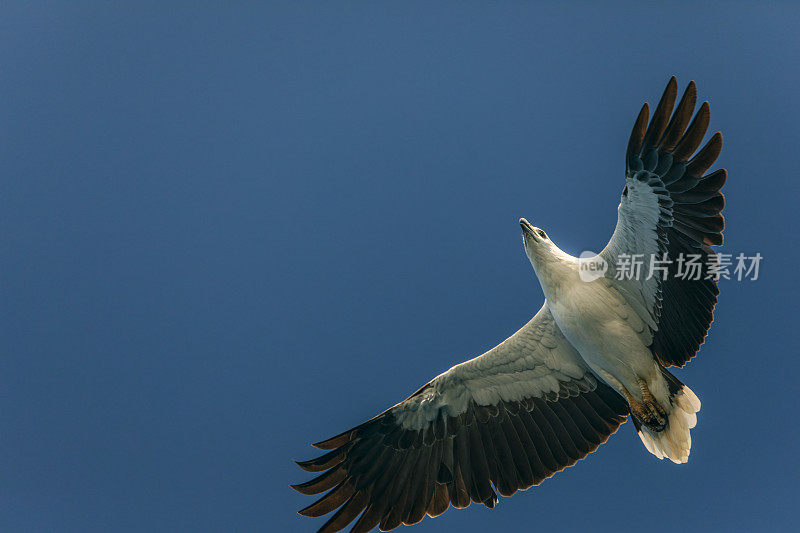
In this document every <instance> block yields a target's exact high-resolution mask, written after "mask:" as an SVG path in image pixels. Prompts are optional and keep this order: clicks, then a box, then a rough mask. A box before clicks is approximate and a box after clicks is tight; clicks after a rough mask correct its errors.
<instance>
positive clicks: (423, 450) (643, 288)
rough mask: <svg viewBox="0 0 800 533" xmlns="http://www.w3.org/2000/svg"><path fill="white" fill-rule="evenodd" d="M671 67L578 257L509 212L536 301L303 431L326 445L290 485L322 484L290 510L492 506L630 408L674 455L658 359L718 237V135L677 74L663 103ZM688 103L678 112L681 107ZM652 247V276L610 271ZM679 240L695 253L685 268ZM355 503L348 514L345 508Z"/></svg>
mask: <svg viewBox="0 0 800 533" xmlns="http://www.w3.org/2000/svg"><path fill="white" fill-rule="evenodd" d="M676 97H677V82H676V80H675V78H674V77H673V78H671V79H670V80H669V83H668V84H667V88H666V90H665V91H664V94H663V95H662V97H661V100H660V101H659V103H658V106H657V107H656V110H655V112H654V113H653V117H652V119H650V120H649V121H648V115H649V109H648V106H647V104H645V105H644V107H643V108H642V110H641V112H640V113H639V116H638V118H637V119H636V123H635V125H634V127H633V132H632V133H631V137H630V141H629V142H628V149H627V152H626V155H625V184H624V186H623V190H622V196H621V200H620V204H619V207H618V220H617V227H616V229H615V231H614V234H613V235H612V237H611V240H610V242H609V243H608V245H607V246H606V247H605V249H604V250H603V251H602V252H600V254H598V256H597V257H595V258H590V261H596V262H598V263H600V264H602V265H604V266H605V267H606V270H605V271H604V272H601V274H600V275H599V276H596V277H592V278H591V279H586V277H585V276H583V275H582V273H581V266H582V264H585V263H584V262H582V259H579V258H576V257H573V256H571V255H569V254H567V253H566V252H564V251H562V250H561V249H559V248H558V247H557V246H556V245H555V244H554V243H553V242H552V241H551V240H550V239H549V238H548V236H547V234H546V233H545V232H544V231H543V230H541V229H539V228H536V227H534V226H532V225H531V224H530V223H529V222H528V221H527V220H525V219H522V220H520V226H521V227H522V232H523V233H522V238H523V245H524V248H525V252H526V254H527V256H528V258H529V260H530V262H531V265H532V266H533V269H534V272H535V273H536V276H537V278H538V279H539V283H540V284H541V286H542V290H543V292H544V295H545V301H544V304H543V305H542V307H541V309H540V310H539V312H538V313H536V315H535V316H534V317H533V318H532V319H531V320H530V321H529V322H528V323H527V324H525V325H524V326H523V327H522V328H521V329H520V330H519V331H517V332H516V333H514V334H513V335H512V336H511V337H509V338H508V339H506V340H505V341H503V342H502V343H501V344H499V345H498V346H496V347H495V348H493V349H491V350H489V351H488V352H486V353H485V354H483V355H481V356H479V357H476V358H474V359H471V360H469V361H466V362H464V363H461V364H458V365H456V366H454V367H453V368H451V369H450V370H448V371H447V372H444V373H443V374H441V375H439V376H437V377H436V378H434V379H433V380H431V381H430V382H429V383H428V384H427V385H425V386H424V387H422V388H421V389H420V390H418V391H417V392H415V393H414V394H412V395H411V396H410V397H409V398H408V399H406V400H404V401H402V402H400V403H399V404H397V405H395V406H394V407H392V408H390V409H388V410H387V411H385V412H383V413H381V414H380V415H378V416H376V417H375V418H373V419H371V420H368V421H367V422H364V423H363V424H361V425H359V426H357V427H355V428H353V429H350V430H348V431H345V432H344V433H341V434H340V435H337V436H335V437H332V438H330V439H327V440H324V441H322V442H319V443H317V444H315V445H314V446H316V447H317V448H320V449H322V450H327V451H328V452H327V453H325V454H324V455H322V456H321V457H318V458H316V459H312V460H310V461H302V462H298V464H299V465H300V467H301V468H303V469H304V470H307V471H309V472H322V474H321V475H319V476H318V477H316V478H314V479H312V480H311V481H307V482H305V483H301V484H299V485H293V488H294V489H296V490H297V491H299V492H301V493H303V494H319V493H322V492H326V491H327V493H326V494H325V495H324V496H323V497H322V498H321V499H319V500H318V501H316V502H315V503H313V504H311V505H310V506H308V507H306V508H305V509H303V510H301V511H300V514H302V515H305V516H322V515H324V514H327V513H330V512H333V511H336V512H335V514H334V515H333V516H332V517H331V518H330V519H329V520H328V521H327V522H326V523H325V524H324V525H323V526H322V528H321V529H320V531H339V530H341V529H343V528H345V527H347V526H348V525H349V524H350V523H351V522H353V521H354V520H356V518H358V520H357V521H356V522H355V524H354V525H353V528H352V531H356V532H358V531H369V530H370V529H372V528H374V527H376V526H379V527H380V529H381V531H388V530H390V529H393V528H395V527H397V526H399V525H400V524H415V523H417V522H419V521H420V520H422V519H423V518H424V517H425V515H428V516H437V515H439V514H441V513H443V512H444V511H445V510H447V508H448V507H449V506H450V505H452V506H453V507H456V508H463V507H466V506H468V505H469V504H470V502H475V503H482V504H484V505H486V506H487V507H490V508H491V507H494V505H495V504H496V503H497V501H498V497H497V493H498V492H499V493H500V494H501V495H503V496H510V495H512V494H514V493H515V492H516V491H517V490H525V489H527V488H529V487H531V486H533V485H538V484H539V483H541V482H542V481H543V480H544V479H546V478H548V477H550V476H552V475H553V474H555V473H556V472H558V471H560V470H562V469H564V468H565V467H568V466H571V465H573V464H575V463H576V462H577V461H579V460H580V459H583V458H584V457H585V456H586V455H588V454H589V453H591V452H593V451H594V450H595V449H597V447H598V446H600V444H602V443H604V442H605V441H606V440H607V439H608V437H609V436H610V435H611V434H613V433H614V432H615V431H616V430H617V428H618V427H619V426H620V424H622V423H623V422H625V420H626V419H627V417H628V415H630V416H631V419H632V420H633V423H634V425H635V427H636V430H637V431H638V433H639V436H640V438H641V440H642V442H643V444H644V445H645V447H646V448H647V450H648V451H650V452H651V453H652V454H653V455H655V456H656V457H658V458H669V459H670V460H672V461H673V462H676V463H684V462H686V461H687V459H688V457H689V450H690V448H691V436H690V432H689V430H690V428H692V427H694V425H695V424H696V422H697V416H696V413H697V412H698V411H699V410H700V401H699V400H698V398H697V396H696V395H695V394H694V393H693V392H692V391H691V389H689V388H688V387H687V386H685V385H684V384H682V383H681V382H680V381H678V379H677V378H675V377H674V376H673V375H672V374H671V373H670V372H669V371H668V370H667V367H670V366H683V365H684V364H686V362H687V361H688V360H689V359H691V358H692V357H694V355H695V354H696V353H697V351H698V349H699V348H700V345H701V344H702V343H703V340H704V339H705V337H706V335H707V333H708V329H709V327H710V325H711V322H712V320H713V311H714V306H715V305H716V302H717V295H718V294H719V289H718V288H717V282H716V279H715V276H714V265H715V261H716V254H715V253H714V251H713V250H712V249H711V246H715V245H720V244H722V229H723V226H724V219H723V217H722V215H721V214H720V213H721V211H722V208H723V206H724V197H723V195H722V193H721V192H720V189H721V188H722V185H723V184H724V183H725V178H726V173H725V170H717V171H715V172H711V173H710V174H706V171H707V170H708V168H709V167H710V166H711V165H712V164H713V163H714V161H715V160H716V158H717V156H718V155H719V153H720V150H721V149H722V136H721V135H720V134H719V133H716V134H714V135H713V136H712V137H711V138H710V139H709V141H708V142H707V143H706V144H705V146H704V147H703V148H702V149H700V150H699V151H698V150H697V149H698V147H699V146H700V144H701V142H702V140H703V137H704V136H705V133H706V130H707V128H708V122H709V106H708V102H704V103H703V104H702V105H701V106H700V108H699V110H698V111H697V113H696V114H694V109H695V106H696V100H697V90H696V88H695V84H694V82H690V83H689V85H688V87H687V88H686V91H685V92H684V94H683V97H682V98H681V100H680V102H679V103H678V105H677V107H676V106H675V101H676ZM693 114H694V118H692V115H693ZM637 256H641V257H643V258H644V259H645V260H646V261H649V260H650V259H649V258H658V259H659V260H663V259H669V260H668V261H664V262H663V265H664V266H663V271H661V272H660V273H659V275H655V276H644V275H640V276H626V275H620V274H624V272H623V270H624V269H625V261H624V259H626V258H628V259H629V258H630V257H637ZM682 256H694V257H696V258H699V260H696V264H699V267H698V268H699V270H698V273H697V275H696V276H692V277H690V278H689V279H687V278H686V276H681V275H679V274H680V273H681V272H680V269H681V264H680V262H676V261H675V259H676V258H679V257H682ZM359 515H360V516H359Z"/></svg>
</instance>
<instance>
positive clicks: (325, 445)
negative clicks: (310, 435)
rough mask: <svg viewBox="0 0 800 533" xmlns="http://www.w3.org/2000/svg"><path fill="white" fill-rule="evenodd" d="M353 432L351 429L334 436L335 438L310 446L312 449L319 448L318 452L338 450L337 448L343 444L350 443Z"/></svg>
mask: <svg viewBox="0 0 800 533" xmlns="http://www.w3.org/2000/svg"><path fill="white" fill-rule="evenodd" d="M353 431H354V430H352V429H351V430H348V431H345V432H344V433H340V434H338V435H336V436H335V437H331V438H329V439H326V440H323V441H320V442H317V443H314V444H312V446H313V447H314V448H319V449H320V450H332V449H334V448H338V447H339V446H342V445H343V444H347V443H348V442H350V441H351V440H352V438H353V435H352V434H353Z"/></svg>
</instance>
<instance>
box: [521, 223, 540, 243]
mask: <svg viewBox="0 0 800 533" xmlns="http://www.w3.org/2000/svg"><path fill="white" fill-rule="evenodd" d="M519 225H520V227H522V235H523V236H526V235H527V236H530V237H533V239H534V240H536V241H538V240H539V238H538V237H537V236H536V232H535V231H534V230H535V229H536V228H534V227H533V225H532V224H531V223H530V222H528V221H527V220H525V219H524V218H521V219H519Z"/></svg>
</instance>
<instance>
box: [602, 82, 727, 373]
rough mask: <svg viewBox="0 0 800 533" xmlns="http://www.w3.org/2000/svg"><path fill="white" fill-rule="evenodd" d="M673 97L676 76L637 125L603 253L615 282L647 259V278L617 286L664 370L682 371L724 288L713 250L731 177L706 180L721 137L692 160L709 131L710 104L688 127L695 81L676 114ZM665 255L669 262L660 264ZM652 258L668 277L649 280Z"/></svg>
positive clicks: (722, 172)
mask: <svg viewBox="0 0 800 533" xmlns="http://www.w3.org/2000/svg"><path fill="white" fill-rule="evenodd" d="M676 96H677V82H676V80H675V77H672V78H671V79H670V80H669V83H668V84H667V88H666V90H665V91H664V94H663V96H662V97H661V101H659V103H658V106H657V107H656V110H655V112H654V113H653V118H652V120H650V122H649V124H648V114H649V111H648V106H647V104H644V106H643V107H642V110H641V112H640V113H639V117H638V118H637V119H636V124H635V125H634V127H633V132H632V133H631V137H630V141H629V142H628V150H627V153H626V157H625V188H624V189H623V191H622V199H621V202H620V204H619V208H618V218H617V227H616V229H615V230H614V235H613V236H612V237H611V241H610V242H609V243H608V245H607V246H606V248H605V249H604V250H603V251H602V252H601V256H602V257H603V258H604V259H605V260H606V261H607V262H608V263H609V264H610V265H612V268H611V270H610V274H611V275H614V274H615V273H618V272H619V270H618V269H619V268H620V265H623V264H624V262H625V261H628V266H630V265H632V264H633V263H634V262H635V261H636V259H635V258H633V259H632V256H634V255H635V254H642V255H641V256H640V257H642V256H643V261H644V265H643V266H644V268H645V269H646V270H643V271H642V273H641V274H642V275H640V276H638V279H632V280H627V279H625V280H622V281H619V282H618V283H617V284H616V286H617V287H618V288H619V289H620V291H621V292H623V293H624V295H625V297H626V298H627V300H628V301H629V303H631V304H632V305H633V306H634V307H635V308H636V309H637V311H638V314H639V315H640V316H641V318H642V319H643V320H645V321H646V322H647V323H648V324H649V325H650V329H651V330H652V334H653V335H652V350H653V352H654V353H655V354H656V355H657V357H658V359H659V361H660V362H661V363H662V364H663V365H665V366H683V365H684V364H686V362H687V361H688V360H689V359H691V358H692V357H694V355H695V354H696V353H697V350H698V349H699V348H700V345H701V344H702V343H703V341H704V339H705V337H706V335H707V333H708V329H709V327H710V326H711V322H712V321H713V313H714V306H715V305H716V303H717V296H718V295H719V289H718V287H717V280H716V279H715V277H716V276H715V265H718V259H717V256H716V254H715V253H714V251H713V250H712V249H711V246H716V245H720V244H722V229H723V227H724V225H725V221H724V219H723V217H722V214H721V211H722V208H723V207H724V205H725V198H724V196H723V195H722V193H721V192H720V189H721V188H722V186H723V184H724V183H725V179H726V177H727V174H726V172H725V170H724V169H720V170H717V171H715V172H711V173H710V174H707V175H705V176H704V175H703V174H704V173H705V172H706V171H707V170H708V168H709V167H710V166H711V165H712V164H713V163H714V161H715V160H716V159H717V156H719V153H720V150H722V135H721V134H720V133H719V132H717V133H715V134H714V135H713V136H712V137H711V138H710V139H709V141H708V142H707V143H706V145H705V146H704V147H703V148H702V149H700V151H698V152H697V153H696V154H695V151H696V150H697V148H698V147H699V146H700V143H701V142H702V140H703V137H704V135H705V133H706V130H707V128H708V121H709V105H708V102H703V104H702V105H701V106H700V109H699V110H698V111H697V114H696V115H695V117H694V120H692V121H691V124H689V121H690V119H691V117H692V113H693V112H694V107H695V103H696V100H697V89H696V87H695V84H694V82H693V81H692V82H690V83H689V86H688V87H687V88H686V92H685V93H684V95H683V97H682V98H681V101H680V103H678V107H677V108H676V109H675V112H674V113H673V112H672V111H673V106H674V105H675V99H676ZM670 115H671V118H670ZM687 125H688V128H687ZM693 154H694V157H692V155H693ZM690 158H691V159H690ZM664 254H666V259H667V261H664V262H661V260H663V259H664ZM625 256H628V257H627V258H625V259H624V261H623V258H624V257H625ZM651 257H655V258H656V260H657V261H658V262H657V263H655V266H659V267H665V268H666V276H663V275H662V274H660V273H657V274H656V275H655V276H653V277H652V278H651V279H646V278H647V277H648V276H647V274H649V267H650V263H649V262H650V258H651ZM693 264H697V265H698V267H694V266H691V265H693ZM614 265H616V269H617V270H616V271H615V270H614ZM628 273H630V272H628ZM687 273H689V274H690V275H688V276H687V275H686V274H687ZM679 274H683V275H682V276H679ZM662 277H664V279H662Z"/></svg>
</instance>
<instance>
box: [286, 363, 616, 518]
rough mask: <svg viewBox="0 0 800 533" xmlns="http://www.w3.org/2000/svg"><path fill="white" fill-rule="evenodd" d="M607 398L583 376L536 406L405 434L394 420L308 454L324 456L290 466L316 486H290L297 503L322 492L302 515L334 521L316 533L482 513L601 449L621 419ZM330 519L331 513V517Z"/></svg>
mask: <svg viewBox="0 0 800 533" xmlns="http://www.w3.org/2000/svg"><path fill="white" fill-rule="evenodd" d="M628 412H629V411H628V406H627V403H626V402H625V401H624V400H623V399H622V397H621V396H620V395H619V394H617V393H616V392H615V391H614V390H613V389H611V388H610V387H608V386H607V385H605V384H603V383H602V382H599V381H598V380H596V379H595V378H594V377H593V376H591V375H587V376H585V377H584V378H583V379H582V380H580V381H572V382H569V383H564V384H562V387H561V390H560V391H559V393H551V394H549V395H547V396H546V397H543V398H527V399H524V400H521V401H514V402H501V403H500V404H498V405H488V406H479V405H477V404H475V403H471V404H470V405H469V407H468V409H467V410H466V411H465V412H464V413H463V414H461V415H458V416H456V417H451V416H448V415H447V414H446V412H445V411H444V409H441V410H440V411H439V415H438V418H436V419H435V420H434V421H432V422H431V423H430V424H429V425H428V426H427V427H425V428H423V429H421V430H409V429H404V428H403V427H402V426H400V425H399V424H398V423H397V420H396V418H395V416H394V415H393V414H392V410H391V409H390V410H389V411H386V412H384V413H383V414H381V415H378V416H377V417H375V418H373V419H371V420H369V421H368V422H365V423H364V424H362V425H360V426H358V427H356V428H354V429H351V430H349V431H346V432H344V433H341V434H339V435H337V436H335V437H332V438H330V439H328V440H325V441H322V442H319V443H317V444H315V446H316V447H318V448H321V449H323V450H330V451H328V453H326V454H324V455H322V456H321V457H318V458H316V459H312V460H310V461H302V462H298V463H297V464H298V465H299V466H300V467H301V468H303V469H304V470H307V471H309V472H323V473H322V474H321V475H320V476H318V477H316V478H314V479H312V480H311V481H307V482H305V483H301V484H299V485H292V488H294V489H295V490H297V491H298V492H300V493H302V494H319V493H322V492H325V491H328V492H327V494H325V495H324V496H323V497H322V498H321V499H319V500H318V501H316V502H315V503H313V504H311V505H309V506H308V507H306V508H305V509H303V510H301V511H300V514H301V515H304V516H322V515H324V514H327V513H330V512H333V511H334V510H336V513H335V514H334V515H333V516H332V517H331V518H330V519H329V520H328V521H327V522H326V523H325V524H324V525H323V526H322V528H321V529H320V531H324V532H329V531H340V530H341V529H344V528H345V527H347V525H348V524H350V523H351V522H352V521H354V520H356V518H357V517H359V514H360V515H361V516H360V518H358V521H357V522H356V523H355V525H354V526H353V528H352V530H351V531H356V532H359V531H360V532H363V531H369V530H370V529H372V528H374V527H375V526H380V529H381V531H388V530H391V529H394V528H396V527H397V526H399V525H400V524H401V523H402V524H407V525H408V524H416V523H417V522H419V521H421V520H422V519H423V518H424V517H425V515H428V516H438V515H440V514H442V513H443V512H444V511H446V510H447V509H448V507H449V506H450V505H452V506H453V507H456V508H459V509H460V508H464V507H467V506H468V505H469V504H470V502H475V503H482V504H484V505H486V506H487V507H489V508H492V507H494V505H495V504H496V503H497V501H498V497H497V493H496V492H495V490H497V492H499V493H500V494H501V495H503V496H510V495H512V494H514V493H515V492H516V491H517V490H525V489H527V488H529V487H532V486H534V485H538V484H539V483H541V482H542V481H544V480H545V479H546V478H549V477H550V476H552V475H553V474H555V473H556V472H559V471H561V470H563V469H564V468H566V467H568V466H571V465H573V464H575V463H576V462H577V461H579V460H580V459H582V458H584V457H585V456H586V455H588V454H589V453H591V452H593V451H594V450H596V449H597V447H598V446H600V444H602V443H604V442H605V441H606V440H607V439H608V437H609V436H611V435H612V434H613V433H614V432H615V431H616V430H617V428H618V427H619V426H620V424H622V423H623V422H625V419H626V416H627V415H628ZM337 509H338V510H337Z"/></svg>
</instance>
